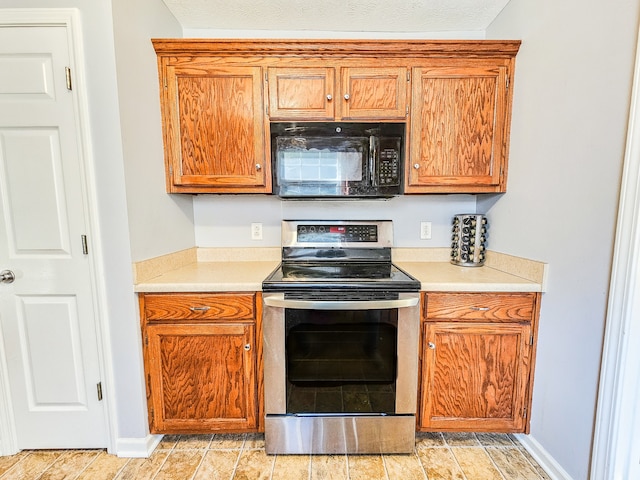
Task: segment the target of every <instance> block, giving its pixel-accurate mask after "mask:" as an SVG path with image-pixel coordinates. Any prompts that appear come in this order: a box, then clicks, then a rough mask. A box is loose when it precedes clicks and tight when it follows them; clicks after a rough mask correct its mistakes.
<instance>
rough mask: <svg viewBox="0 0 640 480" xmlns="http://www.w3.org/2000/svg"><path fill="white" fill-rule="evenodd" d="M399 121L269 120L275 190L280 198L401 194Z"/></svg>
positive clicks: (401, 129) (402, 133)
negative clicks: (270, 121)
mask: <svg viewBox="0 0 640 480" xmlns="http://www.w3.org/2000/svg"><path fill="white" fill-rule="evenodd" d="M404 140H405V125H404V124H403V123H348V122H308V123H306V122H297V123H295V122H274V123H271V163H272V164H271V166H272V172H273V193H274V194H275V195H278V196H280V197H283V198H347V197H353V198H358V197H366V198H385V197H393V196H395V195H400V194H402V191H403V169H404V167H403V166H404V148H405V147H404V145H405V141H404Z"/></svg>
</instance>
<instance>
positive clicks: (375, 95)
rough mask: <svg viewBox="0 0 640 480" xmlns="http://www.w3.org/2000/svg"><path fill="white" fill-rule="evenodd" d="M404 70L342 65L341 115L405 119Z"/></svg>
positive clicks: (399, 68) (406, 86) (353, 117)
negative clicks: (344, 66)
mask: <svg viewBox="0 0 640 480" xmlns="http://www.w3.org/2000/svg"><path fill="white" fill-rule="evenodd" d="M407 72H408V69H407V68H405V67H388V68H383V67H377V68H353V67H346V68H343V69H342V90H341V92H340V93H341V95H342V98H341V103H340V105H341V107H342V110H341V112H342V114H341V116H342V118H345V119H362V120H366V119H382V120H404V119H405V118H406V116H407V88H408V85H409V82H408V78H407Z"/></svg>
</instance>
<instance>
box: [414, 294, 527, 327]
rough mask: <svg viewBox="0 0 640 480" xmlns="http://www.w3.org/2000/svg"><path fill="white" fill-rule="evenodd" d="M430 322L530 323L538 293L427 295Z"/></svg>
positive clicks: (427, 310)
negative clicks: (519, 321)
mask: <svg viewBox="0 0 640 480" xmlns="http://www.w3.org/2000/svg"><path fill="white" fill-rule="evenodd" d="M424 298H425V300H426V305H425V311H426V312H427V313H426V318H427V319H441V320H443V319H447V320H450V321H458V320H460V321H469V320H478V321H485V322H486V321H506V322H514V321H518V320H522V321H526V322H530V321H531V317H532V315H533V313H534V309H535V306H536V294H535V293H510V294H508V295H501V294H495V293H429V295H425V297H424Z"/></svg>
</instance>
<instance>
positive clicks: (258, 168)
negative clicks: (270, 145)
mask: <svg viewBox="0 0 640 480" xmlns="http://www.w3.org/2000/svg"><path fill="white" fill-rule="evenodd" d="M261 169H262V165H260V164H259V163H256V170H257V171H258V172H259V171H260V170H261Z"/></svg>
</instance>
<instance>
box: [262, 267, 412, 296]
mask: <svg viewBox="0 0 640 480" xmlns="http://www.w3.org/2000/svg"><path fill="white" fill-rule="evenodd" d="M324 288H326V289H339V288H345V289H350V290H354V289H364V290H366V289H384V290H393V291H397V292H417V291H419V290H420V282H419V281H418V280H416V279H415V278H413V277H412V276H411V275H409V274H408V273H406V272H404V271H403V270H401V269H400V268H398V267H396V266H395V265H393V264H391V263H349V264H342V263H337V262H336V263H332V262H323V263H319V264H301V263H284V262H283V263H282V264H280V266H278V268H276V269H275V270H274V271H273V272H272V273H271V274H270V275H269V276H268V277H267V278H266V279H265V280H264V281H263V282H262V290H263V291H266V292H286V291H289V290H292V289H295V290H300V289H310V290H313V289H324Z"/></svg>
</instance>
